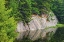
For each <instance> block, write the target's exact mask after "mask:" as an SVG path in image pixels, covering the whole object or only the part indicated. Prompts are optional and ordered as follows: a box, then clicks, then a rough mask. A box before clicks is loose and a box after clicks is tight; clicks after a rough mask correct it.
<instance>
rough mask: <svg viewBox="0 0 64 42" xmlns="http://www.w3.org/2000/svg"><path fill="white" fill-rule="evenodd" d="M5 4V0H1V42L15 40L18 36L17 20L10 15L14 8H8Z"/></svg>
mask: <svg viewBox="0 0 64 42" xmlns="http://www.w3.org/2000/svg"><path fill="white" fill-rule="evenodd" d="M5 4H6V1H5V0H0V42H13V41H14V40H15V37H16V32H15V29H16V22H15V20H14V18H13V17H10V15H9V14H10V12H11V11H12V9H7V8H6V7H5Z"/></svg>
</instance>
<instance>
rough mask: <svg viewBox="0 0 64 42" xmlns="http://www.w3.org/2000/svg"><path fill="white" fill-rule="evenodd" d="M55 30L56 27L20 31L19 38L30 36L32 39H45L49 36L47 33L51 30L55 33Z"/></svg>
mask: <svg viewBox="0 0 64 42" xmlns="http://www.w3.org/2000/svg"><path fill="white" fill-rule="evenodd" d="M55 31H56V28H49V29H39V30H30V31H22V32H21V33H19V35H18V37H17V40H22V39H23V38H24V37H25V38H26V37H28V38H29V39H30V40H32V41H35V40H37V39H39V38H41V39H44V38H47V35H48V34H49V33H51V32H53V33H55ZM49 35H50V34H49Z"/></svg>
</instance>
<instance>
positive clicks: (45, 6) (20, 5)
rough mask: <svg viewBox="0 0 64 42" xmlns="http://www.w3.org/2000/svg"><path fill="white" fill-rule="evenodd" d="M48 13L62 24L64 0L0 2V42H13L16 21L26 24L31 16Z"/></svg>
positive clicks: (12, 0) (10, 0)
mask: <svg viewBox="0 0 64 42" xmlns="http://www.w3.org/2000/svg"><path fill="white" fill-rule="evenodd" d="M50 11H52V12H54V14H55V15H56V16H57V19H58V21H59V23H62V24H64V0H0V42H14V40H15V38H16V36H17V35H18V33H16V27H17V22H18V21H23V23H27V24H28V22H30V21H31V15H33V14H36V15H39V16H40V15H41V14H48V12H50ZM48 15H49V14H48ZM50 16H51V15H50ZM63 36H64V35H63ZM28 42H29V41H28Z"/></svg>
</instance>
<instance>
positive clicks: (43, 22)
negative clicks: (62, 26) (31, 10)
mask: <svg viewBox="0 0 64 42" xmlns="http://www.w3.org/2000/svg"><path fill="white" fill-rule="evenodd" d="M50 14H53V12H50V13H49V15H50ZM49 15H46V14H42V15H41V16H38V15H32V20H31V21H30V22H29V23H28V25H27V24H25V25H24V24H23V22H18V24H17V32H19V36H18V37H17V39H22V38H23V36H28V37H29V38H30V39H31V40H36V39H38V38H40V37H41V38H42V39H43V38H45V37H46V35H47V34H48V33H49V32H54V33H55V31H56V28H48V29H47V28H46V27H51V26H56V24H57V22H58V20H57V18H56V16H55V15H54V14H53V16H49ZM47 19H49V21H48V20H47Z"/></svg>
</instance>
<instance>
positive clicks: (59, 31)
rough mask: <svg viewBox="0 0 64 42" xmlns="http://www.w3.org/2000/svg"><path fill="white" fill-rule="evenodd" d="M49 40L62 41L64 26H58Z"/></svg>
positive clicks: (53, 41) (63, 39)
mask: <svg viewBox="0 0 64 42" xmlns="http://www.w3.org/2000/svg"><path fill="white" fill-rule="evenodd" d="M49 42H64V27H62V28H58V29H57V31H56V33H55V34H54V36H53V37H52V39H51V40H50V41H49Z"/></svg>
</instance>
